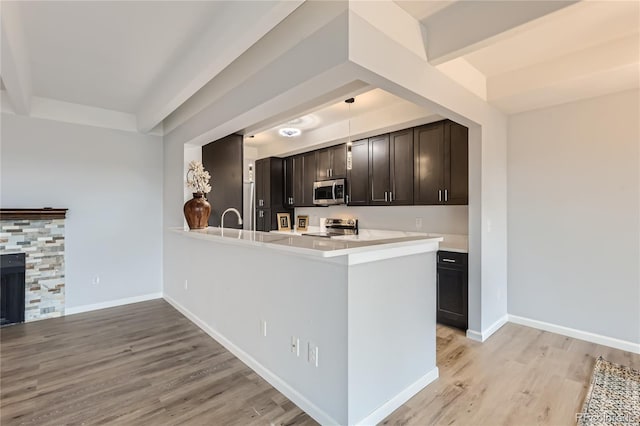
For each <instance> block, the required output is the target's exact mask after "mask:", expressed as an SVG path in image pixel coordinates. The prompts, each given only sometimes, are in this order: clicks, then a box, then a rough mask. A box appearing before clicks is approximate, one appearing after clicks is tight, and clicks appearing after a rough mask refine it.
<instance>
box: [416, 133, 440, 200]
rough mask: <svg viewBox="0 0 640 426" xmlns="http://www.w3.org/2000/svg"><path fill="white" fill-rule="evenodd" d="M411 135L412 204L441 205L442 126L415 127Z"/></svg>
mask: <svg viewBox="0 0 640 426" xmlns="http://www.w3.org/2000/svg"><path fill="white" fill-rule="evenodd" d="M413 135H414V136H413V143H414V169H413V170H414V172H413V173H414V181H413V201H414V204H426V205H434V204H441V203H442V202H443V200H444V198H443V190H444V161H443V159H444V125H443V123H434V124H428V125H426V126H420V127H416V128H415V129H414V134H413Z"/></svg>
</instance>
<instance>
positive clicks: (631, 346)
mask: <svg viewBox="0 0 640 426" xmlns="http://www.w3.org/2000/svg"><path fill="white" fill-rule="evenodd" d="M509 322H512V323H515V324H520V325H526V326H527V327H533V328H537V329H539V330H544V331H550V332H552V333H557V334H561V335H563V336H568V337H573V338H574V339H580V340H586V341H587V342H592V343H597V344H599V345H604V346H609V347H611V348H615V349H620V350H623V351H627V352H633V353H636V354H640V344H639V343H633V342H629V341H626V340H621V339H616V338H613V337H607V336H603V335H601V334H595V333H590V332H588V331H582V330H577V329H575V328H569V327H564V326H562V325H556V324H551V323H548V322H544V321H538V320H534V319H531V318H525V317H520V316H517V315H511V314H510V315H509Z"/></svg>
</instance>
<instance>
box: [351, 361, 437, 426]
mask: <svg viewBox="0 0 640 426" xmlns="http://www.w3.org/2000/svg"><path fill="white" fill-rule="evenodd" d="M438 376H439V373H438V367H434V368H433V369H432V370H431V371H429V372H428V373H427V374H425V375H424V376H422V377H421V378H419V379H418V380H416V381H415V382H414V383H413V384H411V385H409V387H407V388H406V389H404V390H403V391H402V392H400V393H399V394H397V395H396V396H394V397H393V398H392V399H390V400H389V401H387V402H385V403H384V404H383V405H382V406H380V407H379V408H378V409H376V410H375V411H374V412H373V413H371V414H369V415H368V416H367V417H365V418H364V419H362V420H360V421H359V422H357V423H356V425H363V426H365V425H376V424H378V423H380V422H381V421H382V420H384V419H385V418H386V417H387V416H388V415H389V414H391V413H393V412H394V411H395V410H397V409H398V408H399V407H400V406H401V405H402V404H404V403H405V402H407V401H408V400H409V399H411V398H412V397H413V396H414V395H415V394H417V393H418V392H420V391H421V390H422V389H424V388H425V387H426V386H427V385H428V384H429V383H431V382H433V381H434V380H436V379H437V378H438Z"/></svg>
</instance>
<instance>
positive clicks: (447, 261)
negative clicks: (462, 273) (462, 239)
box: [438, 251, 467, 266]
mask: <svg viewBox="0 0 640 426" xmlns="http://www.w3.org/2000/svg"><path fill="white" fill-rule="evenodd" d="M438 263H439V264H441V265H460V266H463V265H466V264H467V253H457V252H453V251H439V252H438Z"/></svg>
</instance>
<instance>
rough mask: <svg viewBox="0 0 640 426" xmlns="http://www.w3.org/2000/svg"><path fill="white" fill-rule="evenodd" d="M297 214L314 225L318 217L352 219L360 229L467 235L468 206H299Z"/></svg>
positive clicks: (317, 221) (317, 222)
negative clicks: (306, 216)
mask: <svg viewBox="0 0 640 426" xmlns="http://www.w3.org/2000/svg"><path fill="white" fill-rule="evenodd" d="M295 214H296V215H308V216H309V224H310V225H313V226H317V225H319V223H320V218H321V217H337V218H347V217H355V218H357V219H358V220H359V226H360V228H363V229H367V228H368V229H390V230H398V231H417V232H434V233H441V234H465V235H466V234H468V231H469V207H468V206H367V207H348V206H330V207H299V208H296V209H295Z"/></svg>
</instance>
